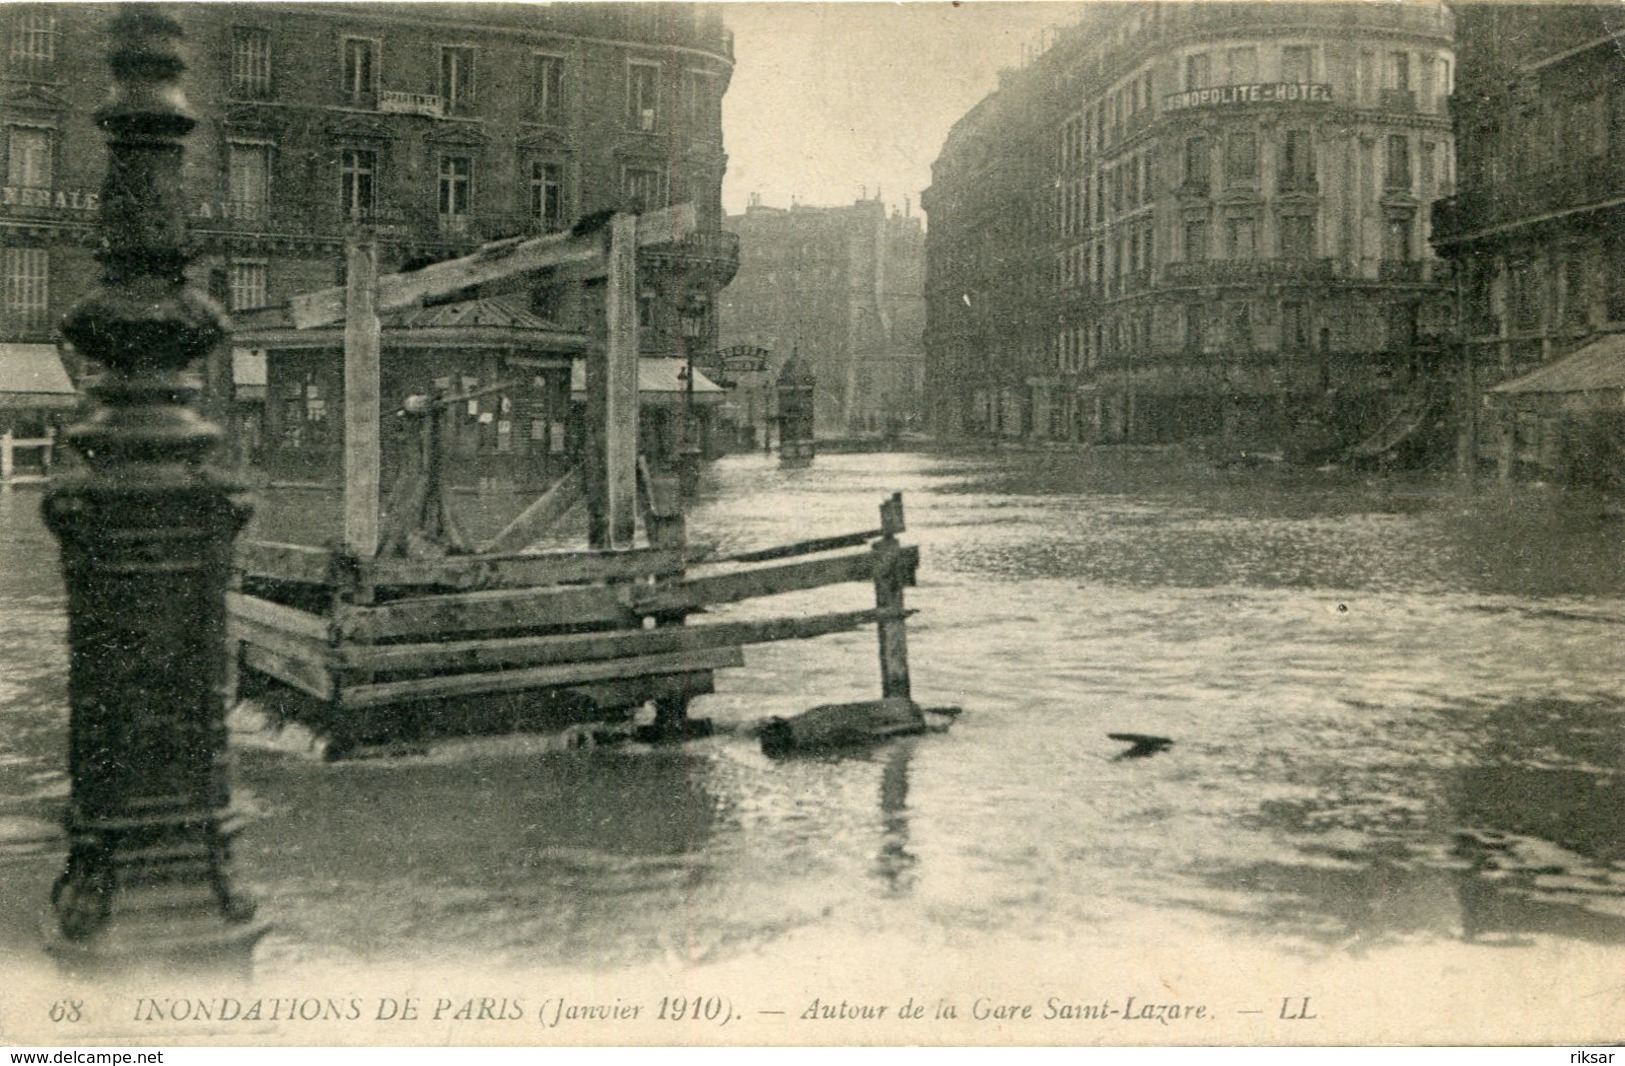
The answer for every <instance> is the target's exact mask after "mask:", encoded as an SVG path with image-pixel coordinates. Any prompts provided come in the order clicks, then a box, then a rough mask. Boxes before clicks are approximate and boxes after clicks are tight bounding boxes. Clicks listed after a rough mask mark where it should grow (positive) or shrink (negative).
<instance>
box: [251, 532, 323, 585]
mask: <svg viewBox="0 0 1625 1066" xmlns="http://www.w3.org/2000/svg"><path fill="white" fill-rule="evenodd" d="M237 568H238V569H239V570H241V571H242V572H243V573H244V574H248V575H251V576H253V577H269V578H275V579H276V580H278V581H294V582H299V583H301V584H306V585H332V584H335V583H336V582H337V574H336V572H335V560H334V558H333V551H332V549H330V548H314V547H311V546H310V545H308V544H278V543H275V542H272V541H263V540H251V541H243V542H242V543H240V544H238V545H237Z"/></svg>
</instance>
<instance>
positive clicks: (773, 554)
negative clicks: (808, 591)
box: [719, 529, 886, 563]
mask: <svg viewBox="0 0 1625 1066" xmlns="http://www.w3.org/2000/svg"><path fill="white" fill-rule="evenodd" d="M885 533H886V531H885V530H884V529H866V530H864V531H863V532H862V533H842V534H839V535H837V536H831V537H817V538H815V539H813V540H800V541H796V542H795V543H794V544H780V545H777V546H776V547H772V548H762V549H761V550H759V551H751V552H740V553H739V554H738V555H729V556H727V557H725V558H723V559H721V560H719V561H720V562H727V563H763V562H767V561H768V560H769V559H790V558H794V557H795V556H797V555H812V554H814V553H816V552H827V551H835V550H836V549H839V548H856V547H857V546H858V545H860V544H867V543H869V542H870V541H872V540H875V539H876V538H879V537H882V536H884V535H885Z"/></svg>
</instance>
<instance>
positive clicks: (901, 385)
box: [722, 198, 925, 436]
mask: <svg viewBox="0 0 1625 1066" xmlns="http://www.w3.org/2000/svg"><path fill="white" fill-rule="evenodd" d="M725 225H726V226H727V228H728V230H729V232H732V233H734V234H737V235H738V237H739V273H738V276H737V277H735V279H734V281H733V284H732V285H730V286H729V287H728V290H727V291H726V292H725V293H724V294H723V297H722V340H723V344H724V345H725V346H732V345H752V346H756V347H760V348H765V349H767V350H768V351H769V352H770V353H772V354H771V357H770V362H771V365H772V366H774V367H777V366H782V365H783V363H784V362H785V360H787V359H789V357H790V356H791V354H792V353H796V352H799V353H800V355H801V357H802V360H803V362H804V363H805V364H806V365H807V366H808V367H809V368H810V369H811V371H812V373H813V374H814V376H815V377H816V381H817V385H816V391H815V394H814V421H815V429H816V431H817V432H818V433H819V434H820V435H821V436H845V435H851V434H857V435H862V434H869V433H887V432H898V431H901V430H904V429H909V428H913V427H915V426H917V425H918V424H919V423H920V420H921V396H922V384H923V382H922V379H923V372H924V352H923V348H922V338H923V334H924V326H925V320H924V319H925V301H924V244H925V234H924V231H923V229H922V228H921V225H920V218H919V217H918V216H916V215H914V214H913V212H912V210H911V209H910V208H909V207H908V206H905V207H904V208H903V209H902V210H893V211H892V212H891V213H890V214H888V213H887V210H886V206H885V205H884V204H883V203H882V202H881V201H880V200H878V199H873V200H871V199H867V198H863V199H859V200H857V201H855V202H854V203H852V204H851V205H850V206H846V207H811V206H807V205H804V204H795V205H792V206H791V207H789V208H775V207H767V206H764V205H762V204H761V203H760V202H759V201H758V200H756V199H754V198H753V199H752V202H751V204H750V206H749V207H748V208H747V209H746V211H745V213H744V214H742V215H730V216H729V217H728V219H727V221H726V223H725Z"/></svg>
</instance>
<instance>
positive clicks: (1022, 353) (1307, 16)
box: [921, 2, 1454, 451]
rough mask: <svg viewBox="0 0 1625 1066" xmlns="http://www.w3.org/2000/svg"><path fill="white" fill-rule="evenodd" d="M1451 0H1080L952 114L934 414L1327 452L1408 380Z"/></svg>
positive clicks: (930, 262)
mask: <svg viewBox="0 0 1625 1066" xmlns="http://www.w3.org/2000/svg"><path fill="white" fill-rule="evenodd" d="M1451 19H1452V16H1451V13H1450V11H1449V9H1447V8H1446V7H1444V6H1443V5H1437V4H1403V5H1380V6H1379V5H1367V4H1337V3H1303V4H1291V3H1286V4H1282V3H1270V4H1263V3H1245V2H1239V3H1225V4H1202V3H1136V4H1103V5H1100V6H1099V8H1098V9H1096V10H1095V11H1093V12H1091V13H1090V14H1089V15H1088V16H1087V17H1086V18H1085V19H1084V20H1083V21H1082V22H1081V23H1079V24H1078V25H1076V26H1074V27H1072V28H1070V29H1069V30H1065V31H1062V32H1061V33H1060V34H1059V35H1058V36H1057V39H1056V41H1055V43H1054V44H1053V45H1052V46H1051V47H1049V48H1048V49H1047V50H1046V51H1045V52H1043V53H1042V54H1041V55H1039V56H1038V57H1037V58H1036V59H1035V60H1034V61H1033V62H1031V63H1029V64H1028V65H1027V66H1025V67H1023V68H1021V69H1018V70H1012V71H1008V72H1006V73H1005V75H1004V76H1003V77H1002V78H1001V83H1000V87H999V89H998V90H997V91H996V92H995V93H994V94H993V95H992V96H990V97H988V98H987V99H985V100H983V101H982V102H981V103H980V104H979V105H978V106H977V107H976V108H974V109H973V110H972V111H971V112H969V113H968V114H967V115H966V116H965V117H964V118H963V119H961V120H960V122H959V123H958V124H957V125H956V126H955V127H954V129H953V131H952V132H951V133H950V135H949V137H948V140H947V142H946V144H945V145H944V147H943V150H942V153H941V155H940V156H939V158H938V159H937V161H936V163H935V165H934V168H933V180H932V186H931V188H930V189H929V190H928V191H927V192H926V194H925V195H924V196H923V197H922V201H921V202H922V206H923V207H924V208H925V209H926V211H927V213H928V215H929V218H930V228H929V234H928V238H927V254H926V261H927V318H928V325H927V342H926V350H927V353H928V364H927V392H928V395H929V405H930V408H931V411H932V417H933V422H934V424H935V427H936V428H937V430H938V432H941V433H945V434H948V435H971V436H976V435H982V436H994V437H1028V438H1036V439H1055V440H1072V441H1123V442H1159V441H1168V440H1181V439H1190V438H1211V439H1215V440H1219V441H1222V442H1224V444H1225V445H1226V446H1228V447H1237V446H1241V447H1286V448H1289V449H1291V448H1296V449H1299V450H1304V451H1308V450H1312V449H1315V448H1326V447H1329V446H1332V445H1335V444H1344V445H1346V444H1349V443H1353V442H1357V441H1359V440H1360V439H1361V438H1362V437H1363V436H1365V435H1367V434H1369V433H1370V432H1372V431H1373V430H1374V429H1376V428H1378V427H1380V426H1382V425H1383V424H1385V423H1387V422H1389V421H1390V420H1391V419H1392V418H1393V416H1394V415H1395V414H1396V412H1399V411H1401V410H1403V409H1405V408H1406V407H1408V406H1412V405H1414V404H1415V403H1416V398H1415V397H1416V395H1417V394H1418V393H1419V392H1431V390H1432V388H1433V386H1432V385H1430V384H1428V378H1429V376H1430V375H1431V374H1432V373H1433V367H1434V364H1435V363H1436V362H1437V357H1438V341H1437V337H1438V335H1439V334H1441V333H1442V332H1443V331H1444V329H1445V328H1446V326H1447V324H1448V310H1449V301H1448V287H1447V286H1446V285H1445V284H1444V281H1443V275H1442V271H1441V270H1440V269H1439V267H1440V264H1439V263H1438V261H1437V259H1436V257H1435V255H1434V253H1433V251H1432V249H1431V247H1430V246H1429V244H1428V241H1427V233H1428V229H1429V225H1430V210H1431V208H1430V205H1431V203H1432V202H1433V201H1434V200H1436V199H1437V198H1439V197H1440V196H1442V195H1444V194H1446V193H1448V192H1449V191H1450V189H1451V182H1452V180H1453V170H1454V150H1453V138H1452V133H1451V126H1450V119H1449V114H1448V110H1447V106H1446V101H1447V99H1448V97H1449V93H1450V86H1451V84H1452V79H1453V69H1452V68H1453V64H1454V53H1453V50H1452V22H1451Z"/></svg>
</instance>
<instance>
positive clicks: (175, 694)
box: [44, 4, 264, 970]
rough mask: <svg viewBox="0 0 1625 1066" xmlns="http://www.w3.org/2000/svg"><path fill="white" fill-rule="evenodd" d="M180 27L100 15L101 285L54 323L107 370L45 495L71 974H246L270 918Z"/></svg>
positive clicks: (63, 929)
mask: <svg viewBox="0 0 1625 1066" xmlns="http://www.w3.org/2000/svg"><path fill="white" fill-rule="evenodd" d="M180 38H181V28H180V25H179V24H178V23H177V22H176V21H175V20H174V18H173V17H171V16H170V15H168V14H167V13H166V12H165V11H164V9H163V8H162V7H161V6H160V5H158V4H127V5H124V6H123V7H122V9H121V11H120V13H119V14H118V16H117V18H116V20H115V21H114V22H113V24H112V27H111V32H110V34H109V40H110V41H111V48H110V54H109V56H108V65H109V66H111V67H112V69H113V95H112V98H111V100H110V101H109V102H108V104H107V105H106V106H105V107H103V108H102V109H101V110H100V111H98V112H97V113H96V121H97V123H98V124H99V125H100V126H101V128H102V129H103V130H105V131H107V134H108V166H107V178H106V181H105V183H104V185H103V187H102V198H101V216H100V223H99V225H100V236H101V248H100V250H99V251H98V252H97V255H96V258H97V260H98V261H99V262H100V263H101V265H102V276H101V284H100V286H99V287H98V288H97V289H96V290H95V291H94V292H92V293H91V294H90V295H89V296H88V297H86V298H85V300H84V301H82V302H81V303H79V304H78V305H77V306H75V307H74V309H73V310H72V312H71V313H70V314H69V315H68V317H67V319H66V320H65V321H64V322H63V325H62V332H63V335H64V336H65V337H67V339H68V340H70V341H72V342H73V344H74V345H75V346H76V347H77V348H78V349H79V350H80V351H81V352H83V353H84V354H85V355H86V356H88V357H90V358H92V359H95V360H96V361H97V362H99V363H100V364H101V365H103V366H104V367H106V368H107V372H106V374H105V375H104V376H103V377H102V380H101V381H100V382H99V383H98V384H97V385H96V386H95V387H94V388H93V389H92V390H91V392H92V394H93V395H94V396H95V397H96V399H97V401H98V404H97V407H96V409H95V411H94V412H93V413H92V414H91V415H90V416H89V418H87V419H86V420H85V421H84V422H82V423H80V424H78V425H76V426H74V427H73V428H72V429H71V430H69V432H68V442H69V443H70V444H71V445H72V446H73V448H74V449H75V450H76V451H78V452H79V453H80V454H81V455H82V456H83V457H84V460H85V462H84V465H83V468H82V469H79V470H74V471H69V472H67V473H66V474H64V475H59V477H58V478H57V480H56V481H55V482H54V483H53V484H52V487H51V490H50V493H49V494H48V495H47V496H46V498H45V501H44V515H45V520H46V523H47V525H49V526H50V529H51V532H52V533H54V534H55V535H56V537H57V538H58V540H60V541H61V545H62V573H63V579H64V583H65V584H66V586H67V598H68V701H69V718H68V770H69V776H70V780H71V791H70V793H69V800H68V806H67V812H66V815H65V817H64V826H65V828H66V829H67V833H68V856H67V863H66V865H65V868H64V869H63V871H62V874H61V876H60V877H59V878H58V879H57V882H56V885H55V887H54V888H53V890H52V892H51V905H52V909H53V911H54V914H55V919H56V921H55V926H56V928H55V930H54V935H53V937H52V940H51V943H50V947H51V949H52V950H53V951H54V952H56V953H57V955H58V956H59V957H60V958H62V959H63V960H65V962H66V964H67V965H68V966H70V967H72V968H75V969H87V970H88V969H132V970H133V969H140V968H147V967H152V966H154V965H163V964H171V965H180V966H183V967H203V968H214V967H217V966H224V967H226V968H228V969H246V968H247V967H248V965H249V962H250V959H251V953H252V950H253V946H254V942H255V941H256V940H257V939H258V938H259V936H260V935H261V933H262V932H263V931H264V930H263V927H262V926H260V925H259V924H257V923H255V922H254V921H253V920H252V919H253V913H254V907H253V904H252V902H251V901H250V900H249V899H248V898H247V897H246V896H244V895H243V894H242V893H241V892H240V891H239V890H238V889H237V887H236V886H235V885H234V884H233V879H232V874H231V865H232V864H231V840H232V838H233V836H235V834H236V833H237V832H238V830H239V828H240V825H241V822H240V819H238V818H235V817H233V815H232V807H231V785H230V775H229V770H228V766H227V762H226V757H225V756H226V725H225V717H226V706H225V698H226V691H225V689H226V683H227V677H228V671H227V643H226V633H227V630H226V588H227V584H228V582H229V581H230V580H231V575H232V568H233V549H232V544H233V541H234V540H235V539H236V536H237V534H238V532H239V531H240V530H241V529H242V527H243V524H244V523H245V522H246V521H247V520H248V516H249V513H250V510H251V508H250V506H249V501H248V500H247V498H246V496H245V495H244V493H243V492H242V489H241V486H240V485H239V484H237V483H236V482H235V481H233V480H232V479H230V478H229V477H227V476H225V475H224V474H223V473H222V472H221V471H220V470H219V469H218V468H216V467H214V466H213V464H212V462H211V461H210V459H211V453H212V452H214V451H215V449H216V448H217V447H218V445H219V442H220V439H221V436H222V434H221V432H220V429H219V428H218V427H216V426H213V425H210V424H209V423H208V422H206V421H204V420H203V419H202V418H200V417H199V416H198V414H197V411H196V410H195V407H194V405H195V404H196V402H197V390H196V388H195V387H194V386H193V385H192V384H191V379H190V377H189V375H188V374H187V368H188V367H190V366H193V365H194V364H196V363H197V361H198V360H200V359H202V358H204V357H205V356H207V355H208V353H209V352H210V350H211V349H213V348H215V346H216V345H218V344H219V343H220V341H221V340H222V339H223V337H224V335H225V330H224V329H223V326H222V322H221V316H220V310H219V308H217V307H216V306H214V304H213V303H212V302H210V301H209V300H208V299H207V298H206V297H204V296H202V295H201V294H200V293H198V292H197V291H195V290H193V289H191V288H189V287H188V286H187V284H186V275H185V268H186V265H187V263H188V261H189V260H190V258H191V257H190V254H189V252H188V250H187V249H188V245H189V243H190V242H189V241H188V240H187V237H186V215H187V208H186V202H185V201H186V189H185V187H184V185H183V183H182V181H181V175H182V173H183V167H182V163H183V158H182V157H183V154H184V149H183V138H184V137H185V136H186V134H187V133H189V132H190V131H191V130H192V128H193V127H194V126H195V125H196V124H197V123H196V120H195V119H194V118H193V117H192V116H191V114H190V113H189V112H188V110H187V106H186V100H185V97H184V95H183V93H182V91H181V85H180V76H181V72H182V71H183V70H185V63H184V62H183V61H182V58H181V54H180Z"/></svg>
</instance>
